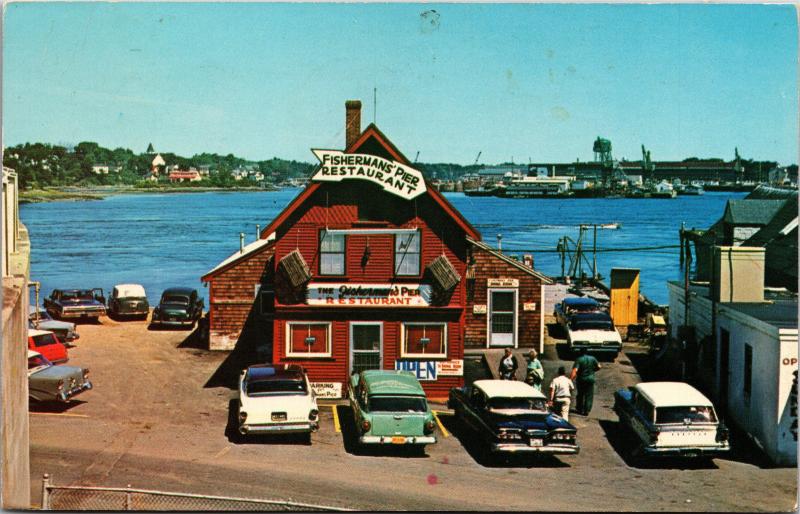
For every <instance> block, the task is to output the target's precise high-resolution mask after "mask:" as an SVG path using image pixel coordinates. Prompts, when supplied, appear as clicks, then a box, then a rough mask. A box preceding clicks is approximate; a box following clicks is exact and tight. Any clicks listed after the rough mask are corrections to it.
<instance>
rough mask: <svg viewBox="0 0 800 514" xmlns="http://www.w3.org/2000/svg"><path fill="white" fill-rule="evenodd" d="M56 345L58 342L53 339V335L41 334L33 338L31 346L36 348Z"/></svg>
mask: <svg viewBox="0 0 800 514" xmlns="http://www.w3.org/2000/svg"><path fill="white" fill-rule="evenodd" d="M56 343H58V340H56V338H55V336H53V334H42V335H39V336H34V337H33V345H34V346H36V347H39V346H48V345H51V344H56Z"/></svg>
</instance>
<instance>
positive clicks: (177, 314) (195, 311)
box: [150, 287, 203, 327]
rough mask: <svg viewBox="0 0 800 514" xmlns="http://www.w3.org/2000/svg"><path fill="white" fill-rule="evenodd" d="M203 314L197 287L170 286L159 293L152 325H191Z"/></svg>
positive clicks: (201, 300)
mask: <svg viewBox="0 0 800 514" xmlns="http://www.w3.org/2000/svg"><path fill="white" fill-rule="evenodd" d="M202 315H203V299H202V298H200V297H199V295H198V294H197V289H191V288H189V287H171V288H169V289H167V290H165V291H164V292H163V293H162V294H161V301H160V302H159V303H158V307H156V308H155V309H154V310H153V317H152V318H151V321H150V322H151V323H152V324H153V325H166V326H180V327H186V326H188V327H193V326H194V324H195V323H196V322H197V320H198V319H200V317H201V316H202Z"/></svg>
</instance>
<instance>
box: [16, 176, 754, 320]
mask: <svg viewBox="0 0 800 514" xmlns="http://www.w3.org/2000/svg"><path fill="white" fill-rule="evenodd" d="M299 191H300V190H299V189H294V188H291V189H283V190H280V191H264V192H235V193H221V192H211V193H187V194H135V195H119V196H111V197H108V198H106V199H104V200H97V201H88V202H52V203H41V204H25V205H22V206H20V213H21V214H20V215H21V217H22V221H23V223H25V225H26V226H27V227H28V231H29V233H30V238H31V244H32V251H31V279H32V280H38V281H40V282H41V283H42V292H43V294H44V295H47V294H49V293H50V291H51V290H52V289H53V288H56V287H58V288H72V287H81V288H89V287H102V288H103V289H104V290H110V289H111V288H112V287H113V286H114V285H115V284H120V283H126V282H134V283H140V284H142V285H144V287H145V289H146V290H147V295H148V299H149V300H150V302H151V303H155V302H157V301H158V298H159V296H160V294H161V291H162V290H164V289H165V288H167V287H171V286H194V287H197V288H198V290H199V291H200V293H201V294H202V295H203V296H204V297H206V305H208V298H207V289H204V288H203V287H202V284H201V283H200V277H201V276H202V275H203V274H205V273H206V272H207V271H209V270H210V269H212V268H213V267H214V266H216V265H217V264H218V263H219V262H220V261H221V260H223V259H225V258H226V257H228V256H229V255H231V253H233V252H235V251H236V250H237V249H238V248H239V233H240V232H244V233H245V243H250V242H252V241H253V240H254V239H255V226H256V224H257V223H258V224H261V226H262V227H264V226H266V225H267V224H268V223H269V221H271V220H272V219H273V218H274V217H275V216H276V215H277V214H278V213H279V212H280V211H281V210H282V209H283V208H284V207H285V206H286V205H287V204H288V203H289V202H290V201H291V200H292V199H293V198H294V197H295V196H296V195H297V194H298V193H299ZM445 196H446V197H447V199H448V200H449V201H450V202H451V203H452V204H453V205H454V206H455V207H456V208H458V209H459V210H460V211H461V212H462V213H463V214H464V216H465V217H466V218H467V219H468V220H470V222H471V223H472V224H473V225H474V226H475V227H476V228H477V229H478V230H479V231H480V232H481V234H482V235H483V239H484V240H485V241H487V242H488V243H489V244H491V245H492V246H496V244H497V239H496V236H497V234H498V233H501V234H502V236H503V240H502V241H503V250H504V252H506V253H511V254H521V253H523V252H522V251H515V249H522V250H555V248H556V244H557V242H558V239H559V238H560V237H561V236H563V235H568V236H570V237H571V238H572V239H573V240H575V239H577V237H578V225H579V224H580V223H611V222H618V223H621V229H619V230H598V242H597V245H598V248H636V247H643V246H661V245H677V244H678V229H679V228H680V224H681V221H685V222H686V226H687V227H688V228H692V227H697V228H707V227H708V226H709V225H711V224H712V223H713V222H714V221H716V220H717V219H718V218H719V217H720V216H722V213H723V210H724V207H725V202H726V201H727V200H728V199H729V198H741V197H743V196H744V194H743V193H706V194H705V195H704V196H679V197H678V198H676V199H673V200H656V199H552V200H551V199H527V200H525V199H518V200H515V199H505V198H494V197H467V196H464V195H463V194H461V193H446V194H445ZM588 235H589V244H590V245H591V232H589V234H588ZM525 253H531V252H525ZM532 253H533V255H534V260H535V266H536V268H537V269H539V270H541V271H543V272H544V273H547V274H549V275H553V276H555V275H559V274H560V273H561V261H560V256H559V254H557V253H555V252H535V251H534V252H532ZM678 255H679V254H678V249H677V248H672V249H663V250H658V251H647V252H620V253H601V254H598V259H597V260H598V269H599V271H600V273H601V274H603V275H604V276H606V277H607V276H609V272H610V270H611V268H612V267H629V268H640V269H641V270H642V274H641V280H640V284H641V286H640V287H641V290H642V292H643V293H644V294H645V295H647V296H648V297H650V298H651V299H652V300H653V301H655V302H657V303H662V304H663V303H667V289H666V285H665V282H666V281H667V280H670V279H676V278H680V276H681V272H680V269H679V267H678ZM590 259H591V257H590ZM590 262H591V261H590ZM585 269H586V268H585ZM587 271H588V272H591V270H590V269H587Z"/></svg>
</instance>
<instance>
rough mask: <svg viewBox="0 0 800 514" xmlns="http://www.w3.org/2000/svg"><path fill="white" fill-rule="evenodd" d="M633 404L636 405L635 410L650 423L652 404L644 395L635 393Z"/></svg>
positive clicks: (651, 420) (651, 419)
mask: <svg viewBox="0 0 800 514" xmlns="http://www.w3.org/2000/svg"><path fill="white" fill-rule="evenodd" d="M634 405H636V410H637V411H639V413H640V414H641V415H642V416H644V419H646V420H647V421H649V422H650V423H652V422H653V405H652V404H651V403H650V402H649V401H647V399H646V398H645V397H643V396H641V395H636V398H635V399H634Z"/></svg>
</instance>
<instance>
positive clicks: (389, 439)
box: [358, 435, 436, 444]
mask: <svg viewBox="0 0 800 514" xmlns="http://www.w3.org/2000/svg"><path fill="white" fill-rule="evenodd" d="M358 442H359V443H361V444H435V443H436V437H435V436H391V435H362V436H361V437H359V438H358Z"/></svg>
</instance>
